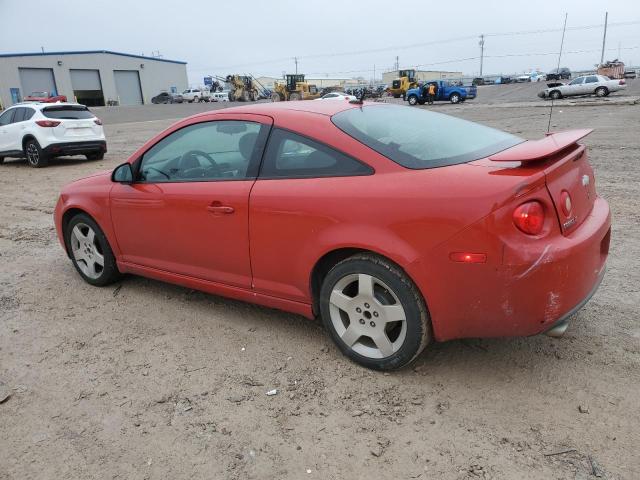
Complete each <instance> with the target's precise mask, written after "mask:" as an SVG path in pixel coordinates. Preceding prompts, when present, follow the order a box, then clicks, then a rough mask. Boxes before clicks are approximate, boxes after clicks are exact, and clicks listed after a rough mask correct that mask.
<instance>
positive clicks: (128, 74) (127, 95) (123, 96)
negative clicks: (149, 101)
mask: <svg viewBox="0 0 640 480" xmlns="http://www.w3.org/2000/svg"><path fill="white" fill-rule="evenodd" d="M113 76H114V77H115V79H116V92H118V100H119V101H120V105H141V104H142V91H141V90H140V76H139V75H138V71H137V70H114V71H113Z"/></svg>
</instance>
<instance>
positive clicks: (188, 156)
mask: <svg viewBox="0 0 640 480" xmlns="http://www.w3.org/2000/svg"><path fill="white" fill-rule="evenodd" d="M198 157H202V158H204V159H205V160H206V161H207V162H209V164H210V165H211V167H213V168H214V169H215V170H220V166H219V165H218V164H217V163H216V161H215V160H214V159H213V158H212V157H211V155H209V154H208V153H207V152H203V151H202V150H189V151H188V152H185V153H184V154H183V155H182V157H180V161H179V162H178V169H179V170H180V171H181V172H185V171H188V170H192V169H195V168H202V167H201V166H200V162H198ZM188 162H193V163H192V164H191V165H189V164H188ZM194 164H195V165H194Z"/></svg>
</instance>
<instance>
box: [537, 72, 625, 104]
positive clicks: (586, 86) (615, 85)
mask: <svg viewBox="0 0 640 480" xmlns="http://www.w3.org/2000/svg"><path fill="white" fill-rule="evenodd" d="M547 87H548V88H546V89H545V90H543V91H542V92H540V93H539V94H538V96H539V97H540V98H547V97H548V98H553V99H554V100H557V99H559V98H562V97H570V96H575V95H596V96H598V97H606V96H607V95H609V94H610V93H611V92H617V91H618V90H622V89H624V88H626V87H627V85H626V82H625V81H624V80H611V79H610V78H609V77H605V76H603V75H584V76H582V77H577V78H574V79H573V80H571V82H570V83H568V84H564V83H559V82H553V83H548V84H547Z"/></svg>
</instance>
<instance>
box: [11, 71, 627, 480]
mask: <svg viewBox="0 0 640 480" xmlns="http://www.w3.org/2000/svg"><path fill="white" fill-rule="evenodd" d="M540 88H542V86H541V85H540V86H538V85H536V84H518V85H504V86H487V87H480V88H479V91H480V93H479V98H478V99H477V100H476V101H472V102H465V103H464V104H459V105H450V104H446V103H442V104H438V105H435V106H434V107H415V108H434V109H436V110H437V111H439V112H443V113H449V114H452V115H455V116H459V117H462V118H466V119H469V120H473V121H478V122H481V123H484V124H487V125H490V126H493V127H497V128H501V129H504V130H507V131H509V132H511V133H514V134H517V135H520V136H522V137H525V138H540V137H541V136H542V135H543V133H544V132H545V131H546V127H547V121H548V108H543V106H549V105H550V102H545V101H542V100H540V99H538V98H537V97H536V96H535V93H536V92H537V91H538V90H539V89H540ZM639 96H640V80H635V81H630V82H629V86H628V88H627V90H626V92H624V94H614V95H611V96H610V97H607V98H605V99H602V100H598V101H597V102H596V101H594V100H593V99H572V100H571V101H569V100H562V101H559V102H556V106H555V107H554V116H553V119H552V129H554V130H560V129H570V128H594V129H595V132H594V133H592V134H591V135H590V136H588V137H587V138H586V139H585V143H586V144H587V145H588V147H589V149H590V159H591V163H592V165H593V167H594V169H595V173H596V181H597V185H598V190H599V193H600V194H601V195H602V196H604V197H605V198H606V199H607V200H608V201H609V203H610V206H611V209H612V214H613V237H612V242H611V253H610V257H609V261H608V272H607V275H606V277H605V279H604V282H603V284H602V286H601V287H600V289H599V290H598V292H597V293H596V295H595V296H594V297H593V299H592V300H591V302H589V303H588V304H587V306H586V307H585V308H584V309H583V310H581V311H580V312H579V314H578V315H577V316H576V317H575V318H574V319H573V321H572V323H571V325H570V327H569V330H568V331H567V334H566V335H565V336H564V337H563V338H559V339H554V338H550V337H546V336H537V337H529V338H518V339H495V340H464V341H453V342H448V343H443V344H436V345H432V346H431V347H429V348H427V350H426V351H425V352H424V353H423V354H422V355H421V356H420V358H419V359H418V361H417V362H416V363H415V364H414V365H413V366H412V367H410V368H408V369H405V370H402V371H399V372H394V373H390V374H388V373H385V374H383V373H377V372H373V371H369V370H365V369H363V368H361V367H359V366H357V365H355V364H353V363H351V362H349V361H348V360H347V359H346V358H345V357H343V356H342V355H341V354H340V352H339V351H338V350H337V348H335V347H334V345H333V344H332V343H331V341H330V340H329V338H327V337H326V336H325V334H324V332H323V329H322V328H321V325H320V323H319V322H317V321H316V322H310V321H308V320H305V319H304V318H302V317H298V316H295V315H291V314H287V313H282V312H280V311H275V310H270V309H266V308H261V307H258V306H254V305H249V304H245V303H241V302H236V301H232V300H228V299H225V298H221V297H215V296H211V295H206V294H202V293H199V292H196V291H193V290H187V289H184V288H180V287H177V286H172V285H168V284H164V283H160V282H156V281H152V280H147V279H144V278H138V277H127V278H125V279H124V280H123V281H122V282H120V283H119V284H117V285H115V286H111V287H106V288H94V287H90V286H89V285H87V284H85V283H84V282H83V281H82V279H81V278H80V277H79V276H78V275H77V273H76V272H75V271H74V269H73V266H72V264H71V262H70V261H69V260H68V259H67V258H66V256H65V254H64V253H63V251H62V248H61V247H60V245H59V243H58V241H57V239H56V235H55V230H54V226H53V221H52V213H53V208H54V205H55V202H56V199H57V195H58V192H59V190H60V188H61V187H62V186H63V185H64V184H66V183H68V182H70V181H72V180H74V179H76V178H79V177H82V176H86V175H89V174H91V173H93V172H96V171H100V170H110V169H113V168H114V167H115V166H116V165H118V164H120V163H122V162H123V161H125V160H126V158H127V156H128V155H129V154H131V153H132V152H133V151H134V150H135V149H137V148H138V147H139V146H140V145H141V144H142V143H143V142H144V141H145V140H147V139H148V138H149V137H150V136H152V135H154V134H156V133H157V132H159V131H161V130H162V129H163V128H165V127H167V126H168V125H170V124H171V123H173V122H174V121H175V120H176V119H178V118H182V117H184V116H187V115H190V114H193V113H197V112H201V111H205V110H209V109H212V108H225V107H229V106H232V105H233V104H229V103H224V104H216V103H214V104H203V103H201V104H184V105H143V106H139V107H110V108H108V107H102V108H96V109H94V111H95V112H96V114H97V115H98V116H99V117H101V118H102V119H103V121H104V123H105V131H106V134H107V140H108V146H109V151H108V154H107V155H106V157H105V158H104V160H100V161H86V160H84V158H79V157H78V158H76V157H73V158H64V159H58V160H53V161H52V162H51V164H50V166H49V167H48V168H45V169H39V170H37V169H32V168H29V167H28V166H27V165H26V163H25V161H22V160H16V161H13V160H11V161H10V160H7V161H6V162H5V164H3V165H0V173H1V174H0V185H1V187H0V201H1V204H2V208H1V209H0V255H1V257H0V260H1V261H2V265H3V268H2V270H0V285H1V287H2V288H1V290H0V385H1V384H4V385H3V386H0V388H2V389H4V391H5V392H8V393H10V395H11V397H10V398H9V399H8V400H7V401H5V402H3V403H0V436H1V437H2V438H3V439H4V442H3V445H4V446H5V447H4V448H2V449H1V450H0V479H4V478H6V479H9V478H21V479H31V478H33V479H35V478H37V479H45V478H46V479H61V478H121V479H147V478H148V479H156V478H157V479H161V478H172V479H179V478H190V479H212V478H229V479H249V478H291V479H299V478H309V479H329V478H331V479H345V478H353V479H359V478H363V479H364V478H403V479H404V478H421V479H432V478H443V479H465V478H486V479H489V478H495V479H514V478H527V479H543V478H544V479H574V478H575V479H587V478H595V476H594V475H595V473H594V472H598V473H599V474H601V477H602V478H609V479H635V478H639V477H640V451H639V450H638V445H640V431H639V430H638V428H637V426H638V424H639V423H640V402H638V398H640V373H639V372H640V368H639V367H640V324H639V323H638V319H639V318H640V292H639V288H638V285H640V269H639V268H638V267H639V262H638V258H640V212H639V211H638V198H640V171H639V169H638V159H639V155H638V152H639V151H640V136H639V135H638V134H637V126H638V125H640V104H638V102H637V99H638V97H639ZM634 102H635V103H634ZM634 128H635V133H634V131H633V129H634ZM272 389H277V390H278V393H277V395H273V396H267V395H265V393H266V392H267V391H269V390H272ZM1 391H2V390H0V393H1Z"/></svg>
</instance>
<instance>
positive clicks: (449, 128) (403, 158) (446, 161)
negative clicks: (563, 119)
mask: <svg viewBox="0 0 640 480" xmlns="http://www.w3.org/2000/svg"><path fill="white" fill-rule="evenodd" d="M331 120H332V121H333V123H334V124H335V125H336V126H337V127H338V128H339V129H340V130H342V131H343V132H345V133H346V134H348V135H350V136H352V137H353V138H355V139H356V140H358V141H360V142H362V143H364V144H365V145H367V146H368V147H370V148H372V149H373V150H375V151H376V152H378V153H380V154H382V155H384V156H385V157H387V158H389V159H391V160H393V161H394V162H396V163H398V164H400V165H402V166H403V167H407V168H413V169H422V168H435V167H442V166H447V165H455V164H458V163H466V162H471V161H473V160H477V159H479V158H484V157H487V156H489V155H493V154H495V153H497V152H500V151H502V150H505V149H507V148H510V147H513V146H514V145H517V144H518V143H521V142H523V141H524V140H523V139H522V138H519V137H516V136H514V135H511V134H508V133H505V132H502V131H500V130H496V129H493V128H489V127H485V126H484V125H480V124H477V123H473V122H469V121H467V120H462V119H460V118H456V117H452V116H449V115H443V114H441V113H435V112H429V111H426V110H423V109H418V108H411V107H403V106H394V105H385V106H382V105H370V106H365V107H362V108H352V109H349V110H345V111H343V112H340V113H337V114H336V115H334V116H333V117H332V118H331Z"/></svg>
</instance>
